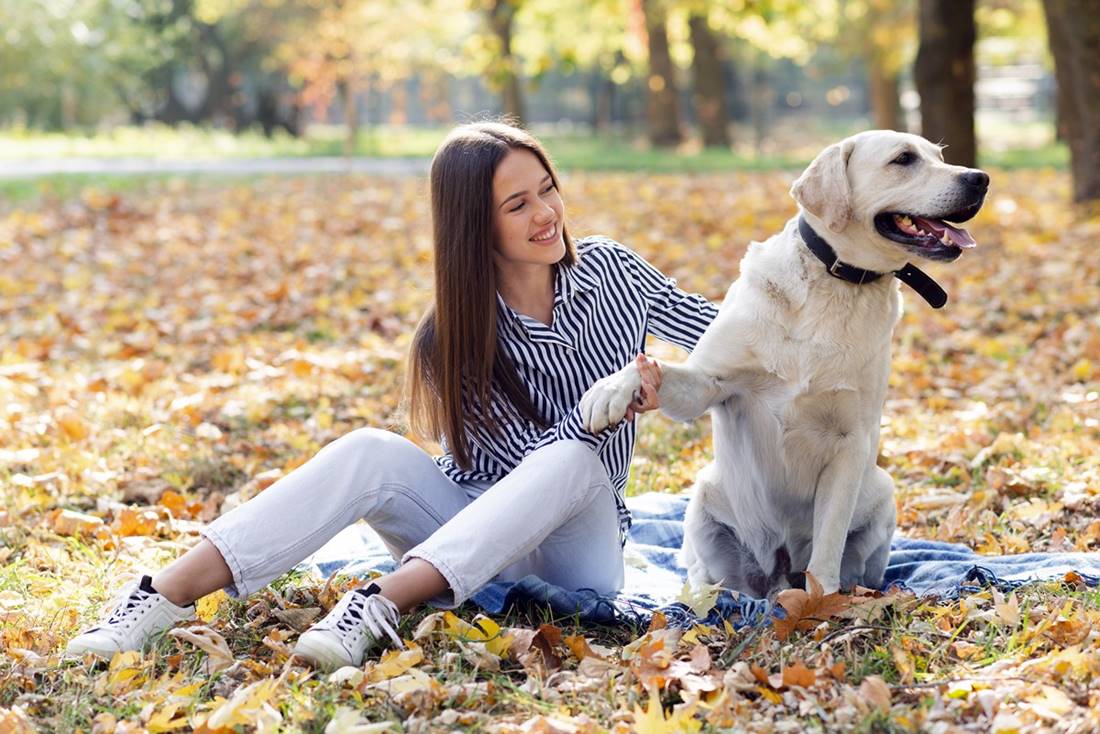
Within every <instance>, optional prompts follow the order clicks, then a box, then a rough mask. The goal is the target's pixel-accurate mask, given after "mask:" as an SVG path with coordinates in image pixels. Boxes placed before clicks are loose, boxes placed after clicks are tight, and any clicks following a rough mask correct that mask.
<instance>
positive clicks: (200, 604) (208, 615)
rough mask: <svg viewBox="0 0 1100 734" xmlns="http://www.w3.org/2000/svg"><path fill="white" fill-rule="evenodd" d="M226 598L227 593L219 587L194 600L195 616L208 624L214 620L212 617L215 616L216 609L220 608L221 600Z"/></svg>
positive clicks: (227, 596)
mask: <svg viewBox="0 0 1100 734" xmlns="http://www.w3.org/2000/svg"><path fill="white" fill-rule="evenodd" d="M228 599H229V595H228V594H226V593H225V592H224V591H222V590H221V589H218V590H217V591H215V592H212V593H210V594H207V595H206V596H204V597H202V598H200V599H199V600H198V601H196V602H195V616H196V617H198V618H199V619H200V620H202V621H203V622H206V623H207V624H210V623H211V622H212V621H214V617H215V616H217V614H218V609H219V608H221V605H222V602H224V601H227V600H228Z"/></svg>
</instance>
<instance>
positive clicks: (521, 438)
mask: <svg viewBox="0 0 1100 734" xmlns="http://www.w3.org/2000/svg"><path fill="white" fill-rule="evenodd" d="M502 404H503V398H500V399H497V400H494V401H493V406H492V411H493V416H494V418H495V419H496V420H497V424H498V426H499V428H500V429H501V430H502V431H503V432H504V435H503V436H496V435H494V434H493V433H492V432H491V431H490V430H489V428H488V426H486V425H485V424H483V423H477V424H475V425H471V424H467V426H468V429H469V431H470V434H469V435H470V437H471V438H472V439H473V440H474V441H475V442H476V443H477V445H478V447H479V448H480V449H481V450H482V452H483V453H485V454H487V455H489V456H491V457H492V458H493V459H494V460H495V461H496V462H497V463H499V464H500V465H501V466H505V467H508V471H511V470H512V469H514V468H515V463H516V452H515V451H514V449H512V450H510V449H508V448H507V447H509V446H514V447H520V451H519V452H518V454H519V457H520V459H521V460H522V458H523V457H526V456H527V455H528V454H530V453H531V452H532V451H534V450H535V449H540V448H542V447H543V446H548V445H550V444H552V443H554V442H556V441H563V440H575V441H580V442H581V443H584V444H586V445H587V446H589V447H591V448H592V450H593V451H595V452H596V454H600V452H601V451H602V450H603V447H604V445H605V444H606V443H607V442H608V440H609V439H610V438H611V437H612V436H614V435H615V434H616V433H617V432H618V431H619V430H620V429H621V428H622V427H623V426H625V425H627V421H622V422H620V423H619V424H618V425H616V426H608V427H607V428H604V429H603V430H602V431H600V432H599V433H589V432H588V430H587V429H586V428H585V427H584V421H583V420H582V419H581V409H580V405H579V404H578V405H574V406H573V407H572V408H571V409H570V410H569V412H567V413H566V414H565V415H564V416H562V418H561V419H559V420H558V421H557V422H556V423H554V424H553V425H551V426H549V427H547V428H545V429H544V430H542V431H539V432H537V433H534V435H532V433H531V432H528V429H527V426H529V425H530V424H529V423H527V422H526V421H524V420H523V419H522V418H521V417H520V416H519V415H518V414H517V413H515V412H514V411H511V410H504V409H502ZM502 439H503V440H502Z"/></svg>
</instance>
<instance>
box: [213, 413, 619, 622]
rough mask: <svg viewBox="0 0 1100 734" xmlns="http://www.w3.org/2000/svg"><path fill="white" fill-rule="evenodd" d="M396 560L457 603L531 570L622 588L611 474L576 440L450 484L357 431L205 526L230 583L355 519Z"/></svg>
mask: <svg viewBox="0 0 1100 734" xmlns="http://www.w3.org/2000/svg"><path fill="white" fill-rule="evenodd" d="M359 519H363V520H366V522H367V524H369V525H370V526H371V528H372V529H374V531H375V532H377V533H378V535H379V536H381V538H382V540H383V541H384V542H385V543H386V547H387V548H388V549H389V551H390V553H392V554H393V557H394V558H395V559H397V560H399V561H400V562H401V563H404V562H405V561H407V560H408V559H409V558H421V559H423V560H425V561H427V562H428V563H431V564H432V565H433V566H435V568H436V569H438V570H439V572H440V573H441V574H442V575H443V577H444V578H445V579H446V580H447V583H448V584H449V585H450V591H449V592H448V593H446V594H444V595H443V596H442V597H437V598H435V599H432V600H430V601H431V603H432V604H434V605H435V606H438V607H442V608H451V607H456V606H458V605H459V604H461V603H462V602H464V601H465V600H466V599H468V598H469V597H470V596H471V595H473V594H474V593H476V592H477V591H478V589H480V588H481V587H482V586H484V585H485V584H486V583H488V582H489V581H494V580H495V581H516V580H518V579H520V578H522V577H524V576H526V575H528V574H534V575H536V576H538V577H539V578H542V579H543V580H545V581H548V582H550V583H552V584H556V585H558V586H561V587H563V588H566V589H581V588H590V589H595V590H596V591H598V592H600V593H608V592H614V591H618V590H619V589H621V588H622V585H623V555H622V548H621V547H620V545H619V529H618V528H619V523H618V513H617V511H616V509H615V500H614V495H613V489H612V487H611V482H610V480H609V479H608V476H607V471H606V470H605V469H604V467H603V464H601V463H600V461H599V459H598V458H597V456H596V454H595V452H593V451H592V449H590V448H589V447H588V446H586V445H585V444H583V443H580V442H579V441H558V442H556V443H553V444H550V445H549V446H545V447H543V448H541V449H538V450H536V451H534V452H532V453H531V454H529V455H528V456H527V458H525V459H524V460H523V461H522V462H521V463H520V464H519V466H517V467H516V468H515V469H514V470H513V471H512V473H510V474H509V475H507V476H506V477H505V478H503V479H501V480H500V481H498V482H496V483H495V484H476V483H473V484H457V483H455V482H453V481H451V480H450V479H449V478H448V477H447V476H446V475H444V474H443V472H442V471H440V469H439V467H438V466H436V463H435V462H434V461H433V460H432V458H431V457H430V456H428V454H426V453H425V452H424V451H423V450H422V449H420V448H419V447H418V446H417V445H416V444H414V443H412V442H411V441H409V440H407V439H405V438H403V437H401V436H398V435H396V434H393V433H390V432H388V431H383V430H379V429H375V428H360V429H357V430H355V431H352V432H350V433H348V434H346V435H344V436H342V437H340V438H338V439H337V440H335V441H333V442H332V443H329V444H328V445H326V446H325V447H324V448H322V449H321V450H320V451H318V452H317V454H316V455H315V456H313V458H311V459H310V460H309V461H307V462H306V463H305V464H303V465H302V466H300V467H298V468H297V469H295V470H294V471H292V472H291V473H290V474H288V475H286V476H285V477H283V478H282V479H280V480H279V481H277V482H275V483H274V484H272V485H271V486H270V487H268V488H267V489H266V490H264V491H263V492H261V493H260V494H259V495H257V496H256V497H253V498H252V499H251V500H249V501H248V502H245V503H244V504H243V505H241V506H239V507H237V508H235V509H233V510H231V511H230V512H227V513H226V514H224V515H222V516H221V517H219V518H218V519H216V520H214V522H212V523H210V524H209V525H207V526H206V527H205V528H203V530H202V534H203V536H204V537H205V538H207V539H208V540H209V541H210V542H211V543H213V544H214V545H215V546H216V547H217V549H218V550H219V551H220V552H221V555H222V557H223V558H224V559H225V562H226V564H227V565H228V566H229V568H230V570H231V571H232V572H233V584H232V586H230V587H228V588H226V591H227V592H228V593H229V594H230V595H231V596H235V597H243V596H247V595H248V594H251V593H252V592H254V591H256V590H257V589H260V588H262V587H263V586H265V585H267V584H268V583H269V582H270V581H272V580H273V579H275V578H277V577H278V576H280V575H282V574H283V573H285V572H287V571H288V570H290V569H291V568H293V567H294V566H295V565H296V564H297V563H298V562H299V561H301V560H302V559H304V558H306V557H307V556H308V555H310V554H311V553H313V552H314V551H316V550H317V549H318V548H320V547H321V546H322V545H324V544H325V543H326V542H327V541H328V540H329V539H330V538H332V537H333V536H334V535H336V534H337V533H338V532H340V531H341V530H342V529H344V528H345V527H346V526H348V525H350V524H351V523H353V522H355V521H356V520H359Z"/></svg>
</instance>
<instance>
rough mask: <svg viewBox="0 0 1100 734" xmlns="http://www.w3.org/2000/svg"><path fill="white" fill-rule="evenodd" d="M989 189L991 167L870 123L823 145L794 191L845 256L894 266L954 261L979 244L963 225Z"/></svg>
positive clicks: (866, 264)
mask: <svg viewBox="0 0 1100 734" xmlns="http://www.w3.org/2000/svg"><path fill="white" fill-rule="evenodd" d="M988 188H989V176H988V175H987V174H986V173H985V172H984V171H979V170H977V169H975V168H965V167H963V166H953V165H950V164H947V163H945V162H944V160H943V154H942V153H941V151H940V147H939V146H938V145H935V144H933V143H930V142H928V141H927V140H925V139H924V138H922V137H920V136H918V135H910V134H908V133H898V132H893V131H891V130H870V131H867V132H863V133H859V134H858V135H853V136H852V137H850V138H846V139H844V140H842V141H840V142H839V143H835V144H834V145H830V146H829V147H828V148H826V149H825V150H824V151H822V152H821V154H820V155H818V156H817V158H815V159H814V161H813V162H812V163H811V164H810V165H809V167H808V168H807V169H806V170H805V171H804V172H803V173H802V175H801V176H799V177H798V179H797V180H796V181H795V182H794V185H793V186H791V196H792V197H794V200H795V201H797V202H798V204H799V205H800V206H801V207H802V210H803V213H804V214H805V216H806V218H807V220H808V221H809V222H810V225H811V226H813V227H814V229H816V230H818V232H819V233H820V234H821V235H822V236H823V237H824V238H825V239H826V240H827V241H828V242H829V244H830V245H832V246H833V248H834V249H835V250H836V251H837V256H838V257H839V258H840V259H841V260H843V261H844V262H847V263H849V264H851V265H856V266H858V267H862V268H866V269H868V270H877V271H883V272H888V271H892V270H897V269H898V268H900V267H902V266H903V265H904V264H905V262H906V261H907V260H909V259H910V258H911V257H912V256H913V255H917V256H919V257H922V258H927V259H929V260H945V261H951V260H954V259H956V258H957V257H958V256H959V255H961V254H962V251H963V249H965V248H969V247H973V246H974V244H975V243H974V239H973V238H972V237H971V236H970V234H969V233H968V232H967V231H966V230H965V229H961V228H959V227H957V226H955V224H957V223H959V222H965V221H967V220H968V219H970V218H971V217H973V216H974V215H975V214H977V213H978V210H979V209H981V207H982V202H983V200H984V199H985V193H986V190H987V189H988ZM953 223H955V224H953Z"/></svg>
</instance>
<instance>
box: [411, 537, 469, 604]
mask: <svg viewBox="0 0 1100 734" xmlns="http://www.w3.org/2000/svg"><path fill="white" fill-rule="evenodd" d="M410 558H419V559H420V560H422V561H425V562H427V563H430V564H432V566H434V567H435V570H436V571H438V572H439V575H440V576H442V577H443V578H444V579H445V580H446V581H447V585H448V586H450V587H451V588H450V589H449V590H448V591H444V592H443V593H442V594H439V595H438V596H433V597H432V598H431V599H428V601H427V603H428V604H430V605H432V606H433V607H436V608H437V609H454V608H455V607H459V606H461V605H462V603H463V602H465V601H466V600H467V599H468V598H469V592H468V591H467V590H466V588H465V587H464V586H463V585H462V583H461V582H460V581H459V578H458V575H457V574H456V573H455V572H454V571H453V570H452V569H451V567H450V566H448V565H447V564H446V563H444V562H443V561H441V560H439V559H438V558H436V557H435V556H433V555H431V554H430V553H426V552H424V551H423V550H421V549H420V548H419V547H417V548H413V549H412V550H409V551H407V552H406V553H405V555H404V556H402V558H401V565H405V564H406V563H408V561H409V559H410Z"/></svg>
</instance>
